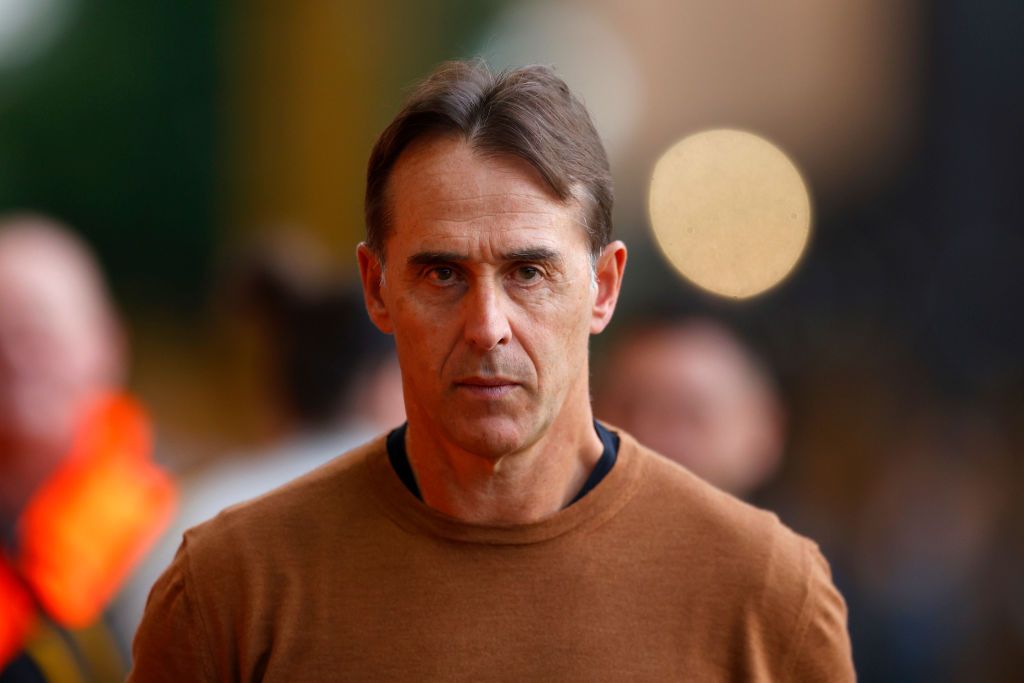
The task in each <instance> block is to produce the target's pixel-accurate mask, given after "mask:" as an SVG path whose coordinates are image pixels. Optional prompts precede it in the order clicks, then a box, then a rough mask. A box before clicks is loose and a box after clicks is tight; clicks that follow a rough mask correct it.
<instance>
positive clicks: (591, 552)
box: [129, 431, 854, 683]
mask: <svg viewBox="0 0 1024 683" xmlns="http://www.w3.org/2000/svg"><path fill="white" fill-rule="evenodd" d="M619 434H620V436H621V438H622V443H621V447H620V449H619V456H618V461H617V463H616V465H615V467H614V468H613V469H612V471H611V472H610V473H609V474H608V475H607V476H606V477H605V478H604V480H603V481H602V482H601V483H600V484H598V486H597V487H596V488H594V490H592V491H591V492H590V493H589V494H587V495H586V496H585V497H584V498H583V499H581V500H580V501H579V502H577V503H575V504H574V505H572V506H570V507H568V508H566V509H565V510H562V511H561V512H559V513H558V514H556V515H554V516H553V517H551V518H549V519H546V520H544V521H542V522H539V523H535V524H527V525H516V526H479V525H469V524H464V523H461V522H458V521H456V520H454V519H452V518H449V517H446V516H444V515H441V514H440V513H437V512H435V511H433V510H431V509H430V508H428V507H426V506H425V505H424V504H423V503H421V502H420V501H419V500H417V499H416V498H415V497H414V496H413V495H412V494H410V493H409V491H408V490H406V488H405V487H404V486H403V485H402V483H401V482H400V481H399V479H398V477H397V476H396V475H395V474H394V472H393V471H392V469H391V467H390V464H389V462H388V459H387V454H386V451H385V443H384V438H383V437H381V438H378V439H376V440H374V441H373V442H372V443H369V444H367V445H365V446H363V447H361V448H358V449H356V450H355V451H352V452H351V453H349V454H347V455H345V456H343V457H340V458H338V459H336V460H334V461H333V462H331V463H329V464H327V465H325V466H324V467H321V468H320V469H318V470H315V471H314V472H312V473H310V474H308V475H306V476H305V477H302V478H301V479H298V480H296V481H294V482H292V483H290V484H288V485H286V486H284V487H282V488H280V489H278V490H277V491H274V492H271V493H269V494H267V495H265V496H263V497H262V498H259V499H257V500H255V501H253V502H249V503H245V504H242V505H239V506H236V507H234V508H231V509H229V510H227V511H225V512H223V513H221V514H220V515H218V516H217V517H216V518H214V519H213V520H212V521H210V522H207V523H205V524H203V525H201V526H199V527H196V528H195V529H193V530H191V531H188V532H186V534H185V539H184V542H183V544H182V546H181V549H180V550H179V551H178V555H177V557H176V558H175V560H174V562H173V563H172V564H171V566H170V567H169V568H168V570H167V571H166V572H165V573H164V575H163V576H162V577H161V578H160V580H159V581H158V582H157V583H156V585H155V586H154V587H153V591H152V593H151V594H150V598H149V603H148V605H147V607H146V613H145V616H144V618H143V622H142V625H141V626H140V627H139V631H138V633H137V635H136V638H135V646H134V655H135V669H134V670H133V672H132V674H131V676H130V677H129V680H132V681H144V682H147V683H148V682H150V681H174V682H175V683H179V682H181V681H236V680H244V681H254V680H270V681H338V680H351V681H371V680H394V681H406V680H416V681H419V680H472V681H480V680H509V681H526V680H557V681H574V680H579V681H597V680H611V681H616V680H651V681H667V680H676V681H724V680H729V681H847V680H852V679H853V678H854V674H853V667H852V663H851V658H850V644H849V639H848V636H847V633H846V608H845V605H844V604H843V599H842V597H840V595H839V593H838V592H837V591H836V590H835V588H834V587H833V586H832V582H831V579H830V575H829V568H828V565H827V564H826V562H825V560H824V559H823V558H822V556H821V554H820V553H819V552H818V549H817V547H816V546H815V545H814V544H813V543H811V542H810V541H808V540H806V539H804V538H802V537H800V536H797V535H796V534H794V533H793V532H791V531H790V530H789V529H787V528H786V527H784V526H783V525H782V524H781V523H780V522H779V521H778V520H777V519H776V517H775V516H774V515H772V514H769V513H766V512H762V511H759V510H756V509H755V508H752V507H750V506H748V505H746V504H744V503H741V502H739V501H737V500H736V499H734V498H732V497H730V496H728V495H726V494H725V493H722V492H720V491H718V490H717V489H715V488H712V487H711V486H709V485H708V484H706V483H704V482H702V481H701V480H699V479H697V478H696V477H695V476H693V475H692V474H690V473H689V472H687V471H686V470H684V469H682V468H681V467H679V466H677V465H675V464H673V463H670V462H669V461H667V460H665V459H663V458H662V457H660V456H658V455H656V454H654V453H652V452H651V451H649V450H647V449H645V448H643V447H642V446H639V445H638V444H637V443H636V441H635V440H634V439H632V438H631V437H630V436H629V435H627V434H625V433H623V432H621V431H620V432H619Z"/></svg>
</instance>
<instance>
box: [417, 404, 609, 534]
mask: <svg viewBox="0 0 1024 683" xmlns="http://www.w3.org/2000/svg"><path fill="white" fill-rule="evenodd" d="M574 412H575V415H573V416H572V418H573V419H567V418H569V417H570V416H569V415H559V416H558V417H557V418H556V419H555V421H554V422H553V423H552V424H551V425H550V426H549V427H548V428H547V429H546V430H545V431H544V433H543V434H542V435H541V436H540V438H539V439H537V440H536V441H535V442H534V443H532V444H530V445H528V446H526V447H524V448H522V449H520V450H518V451H514V452H510V453H508V454H505V455H502V456H500V457H497V458H495V457H493V456H482V455H479V454H476V453H472V452H470V451H467V450H465V449H463V448H460V447H458V446H457V445H455V444H452V443H448V442H446V441H445V440H444V439H442V438H440V437H439V436H437V435H436V433H435V432H434V431H433V430H430V429H426V428H424V427H425V425H419V424H417V422H418V421H415V420H414V419H412V417H411V416H410V420H409V428H408V430H407V432H406V452H407V453H408V456H409V462H410V464H411V465H412V468H413V471H414V472H415V474H416V480H417V483H418V484H419V487H420V493H421V495H422V496H423V502H425V503H426V504H427V505H429V506H430V507H432V508H434V509H435V510H438V511H439V512H443V513H444V514H446V515H448V516H450V517H454V518H456V519H459V520H461V521H464V522H470V523H475V524H527V523H531V522H537V521H540V520H542V519H545V518H547V517H550V516H552V515H554V514H555V513H556V512H558V511H559V510H561V509H562V508H564V507H565V506H566V505H568V504H569V502H570V501H572V499H573V498H574V497H575V496H576V494H577V493H578V492H579V490H580V489H581V488H583V485H584V483H585V482H586V480H587V477H588V476H589V475H590V472H591V470H593V468H594V465H595V464H596V463H597V461H598V460H599V459H600V457H601V451H602V445H601V440H600V439H599V438H598V436H597V434H596V433H595V432H594V422H593V415H592V413H591V411H590V404H589V401H588V402H586V403H585V410H577V411H574Z"/></svg>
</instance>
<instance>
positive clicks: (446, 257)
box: [408, 247, 562, 266]
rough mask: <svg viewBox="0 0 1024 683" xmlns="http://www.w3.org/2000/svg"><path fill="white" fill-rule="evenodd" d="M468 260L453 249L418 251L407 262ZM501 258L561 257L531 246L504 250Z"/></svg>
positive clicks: (545, 259) (559, 259)
mask: <svg viewBox="0 0 1024 683" xmlns="http://www.w3.org/2000/svg"><path fill="white" fill-rule="evenodd" d="M468 260H469V256H467V255H466V254H460V253H458V252H455V251H420V252H417V253H415V254H413V255H412V256H410V257H409V259H408V263H409V265H412V266H429V265H434V264H438V263H461V262H463V261H468ZM501 260H503V261H534V262H538V263H551V262H554V263H561V262H562V257H561V256H560V255H559V254H558V252H556V251H554V250H552V249H546V248H544V247H533V248H527V249H515V250H513V251H507V252H504V253H503V254H501Z"/></svg>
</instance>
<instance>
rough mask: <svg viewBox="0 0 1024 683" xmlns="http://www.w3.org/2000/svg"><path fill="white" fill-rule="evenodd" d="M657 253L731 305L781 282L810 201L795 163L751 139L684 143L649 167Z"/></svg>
mask: <svg viewBox="0 0 1024 683" xmlns="http://www.w3.org/2000/svg"><path fill="white" fill-rule="evenodd" d="M648 208H649V210H650V219H651V225H652V227H653V230H654V236H655V239H656V240H657V243H658V246H659V247H660V249H661V251H662V253H663V254H664V255H665V257H666V258H667V259H668V260H669V262H670V263H671V264H672V265H673V266H674V267H675V269H676V270H677V271H678V272H679V273H680V274H681V275H682V276H683V277H685V278H686V279H687V280H689V281H690V282H692V283H694V284H695V285H697V286H698V287H701V288H703V289H705V290H708V291H710V292H713V293H716V294H720V295H723V296H727V297H733V298H738V299H740V298H747V297H752V296H756V295H757V294H760V293H762V292H764V291H766V290H768V289H770V288H772V287H774V286H775V285H777V284H778V283H779V282H781V281H782V280H783V279H784V278H785V277H786V276H787V275H788V274H789V273H790V272H791V271H792V270H793V267H794V266H795V265H796V263H797V262H798V261H799V259H800V256H801V254H802V253H803V251H804V247H805V246H806V244H807V239H808V236H809V234H810V226H811V202H810V198H809V197H808V193H807V186H806V185H805V184H804V181H803V179H802V178H801V176H800V172H799V171H797V169H796V166H794V165H793V162H791V161H790V160H789V158H788V157H787V156H786V155H785V154H784V153H783V152H782V151H780V150H779V149H778V148H777V147H776V146H775V145H773V144H772V143H770V142H768V141H767V140H764V139H763V138H760V137H758V136H757V135H754V134H752V133H747V132H744V131H739V130H728V129H718V130H709V131H703V132H700V133H696V134H694V135H691V136H688V137H686V138H684V139H682V140H680V141H679V142H677V143H676V144H674V145H673V146H672V147H671V148H669V149H668V151H666V152H665V153H664V154H663V155H662V156H661V158H660V159H658V162H657V163H656V164H655V167H654V174H653V177H652V178H651V186H650V194H649V197H648Z"/></svg>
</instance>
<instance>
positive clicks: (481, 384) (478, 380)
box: [455, 377, 519, 398]
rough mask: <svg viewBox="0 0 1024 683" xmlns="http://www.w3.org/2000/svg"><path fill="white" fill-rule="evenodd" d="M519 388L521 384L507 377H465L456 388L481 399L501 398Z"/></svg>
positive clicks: (457, 382) (456, 383)
mask: <svg viewBox="0 0 1024 683" xmlns="http://www.w3.org/2000/svg"><path fill="white" fill-rule="evenodd" d="M518 386H519V382H516V381H514V380H512V379H508V378H505V377H463V378H461V379H459V380H456V382H455V388H456V389H458V390H460V391H462V392H465V393H468V394H470V395H471V396H476V397H479V398H501V397H503V396H506V395H508V394H510V393H512V391H514V390H515V389H516V387H518Z"/></svg>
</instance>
